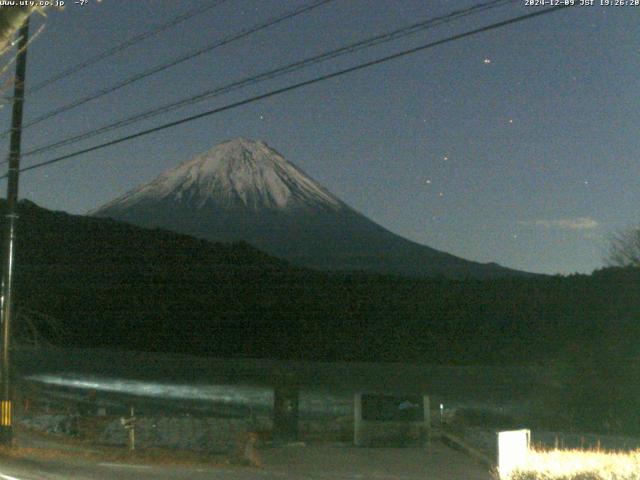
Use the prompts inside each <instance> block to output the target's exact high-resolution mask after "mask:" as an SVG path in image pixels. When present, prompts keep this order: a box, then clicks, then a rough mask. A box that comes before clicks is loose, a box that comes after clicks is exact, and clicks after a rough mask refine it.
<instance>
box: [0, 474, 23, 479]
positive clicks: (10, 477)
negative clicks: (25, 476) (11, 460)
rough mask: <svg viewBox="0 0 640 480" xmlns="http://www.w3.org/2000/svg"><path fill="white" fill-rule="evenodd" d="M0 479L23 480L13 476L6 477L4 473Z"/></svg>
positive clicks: (0, 475)
mask: <svg viewBox="0 0 640 480" xmlns="http://www.w3.org/2000/svg"><path fill="white" fill-rule="evenodd" d="M0 478H3V479H4V480H21V479H19V478H17V477H12V476H11V475H5V474H3V473H0Z"/></svg>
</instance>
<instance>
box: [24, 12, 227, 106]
mask: <svg viewBox="0 0 640 480" xmlns="http://www.w3.org/2000/svg"><path fill="white" fill-rule="evenodd" d="M226 1H227V0H217V1H215V2H213V3H209V4H207V5H203V6H202V7H198V8H194V9H192V10H189V11H187V12H185V13H183V14H181V15H178V16H177V17H175V18H173V19H171V20H169V21H168V22H165V23H163V24H161V25H159V26H157V27H156V28H154V29H153V30H149V31H148V32H144V33H141V34H140V35H136V36H135V37H131V38H129V39H128V40H125V41H124V42H122V43H121V44H119V45H116V46H115V47H113V48H110V49H109V50H105V51H104V52H102V53H99V54H97V55H95V56H93V57H91V58H89V59H88V60H85V61H84V62H81V63H78V64H76V65H74V66H72V67H69V68H68V69H66V70H63V71H62V72H60V73H58V74H56V75H54V76H52V77H50V78H48V79H47V80H45V81H43V82H40V83H38V84H36V85H35V86H34V87H32V88H30V89H29V90H28V91H27V95H29V94H32V93H35V92H37V91H38V90H42V89H43V88H45V87H48V86H50V85H51V84H52V83H54V82H57V81H59V80H62V79H63V78H67V77H69V76H71V75H73V74H75V73H77V72H79V71H80V70H83V69H85V68H87V67H89V66H91V65H94V64H96V63H98V62H100V61H102V60H104V59H105V58H108V57H111V56H113V55H115V54H117V53H120V52H121V51H123V50H125V49H127V48H129V47H131V46H133V45H135V44H136V43H139V42H141V41H143V40H146V39H147V38H149V37H152V36H154V35H157V34H159V33H161V32H163V31H165V30H167V29H169V28H171V27H174V26H176V25H178V24H180V23H182V22H184V21H185V20H189V19H190V18H192V17H195V16H196V15H201V14H203V13H205V12H207V11H209V10H211V9H213V8H215V7H217V6H219V5H221V4H223V3H225V2H226Z"/></svg>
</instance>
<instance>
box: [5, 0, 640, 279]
mask: <svg viewBox="0 0 640 480" xmlns="http://www.w3.org/2000/svg"><path fill="white" fill-rule="evenodd" d="M206 3H209V2H207V1H202V0H198V1H195V0H194V1H186V0H185V1H169V0H155V1H154V0H140V1H135V2H131V1H124V0H104V1H103V2H101V3H96V2H95V0H89V3H88V4H87V5H84V6H78V5H75V4H74V2H73V1H70V2H67V8H66V9H65V10H64V11H63V12H54V11H52V12H49V14H48V17H47V18H46V19H36V20H35V21H34V22H33V28H32V31H35V30H36V29H37V27H38V26H39V25H40V24H42V23H43V20H44V23H45V30H44V31H43V32H42V34H41V35H40V36H39V37H38V38H37V39H36V40H35V41H34V43H33V45H32V46H31V48H30V51H29V59H28V80H27V82H28V84H31V85H34V84H37V83H39V82H41V81H43V80H46V79H47V78H48V77H50V76H52V75H54V74H55V73H57V72H60V71H63V70H65V69H66V68H68V67H69V66H71V65H74V64H76V63H78V62H80V61H82V60H85V59H87V58H90V57H91V56H93V55H95V54H96V53H98V52H100V51H103V50H105V49H108V48H110V47H112V46H114V45H116V44H118V43H120V42H122V41H124V40H126V39H128V38H130V37H132V36H134V35H137V34H140V33H142V32H144V31H146V30H149V29H152V28H153V27H155V26H156V25H159V24H161V23H163V22H164V21H166V20H168V19H169V18H171V17H173V16H176V15H177V14H179V13H180V12H184V11H187V10H190V9H192V8H194V7H197V6H198V5H204V4H206ZM307 3H310V2H303V1H293V0H287V1H285V0H279V1H276V0H229V1H227V2H225V3H224V4H222V5H221V6H219V7H216V8H214V9H212V10H210V11H208V12H207V13H205V14H203V15H201V16H198V17H197V18H194V19H191V20H188V21H186V22H184V23H182V24H180V25H178V26H176V27H174V28H172V29H169V30H167V31H165V32H163V33H162V34H160V35H158V36H156V37H153V38H150V39H147V40H145V41H143V42H140V43H138V44H136V45H135V46H134V47H132V48H129V49H126V50H124V51H123V52H121V53H119V54H118V55H116V56H114V57H111V58H110V59H109V60H108V61H104V62H101V63H99V64H96V65H94V66H92V67H90V68H87V69H84V70H82V71H81V72H79V73H78V74H77V75H74V76H72V77H69V78H67V79H65V80H63V81H60V82H57V83H54V84H52V85H50V86H49V87H47V88H46V89H43V90H40V91H39V92H37V93H35V94H33V95H32V96H31V97H29V98H28V100H27V104H26V106H25V112H26V119H27V121H28V120H29V119H30V118H31V119H33V118H35V117H37V116H38V115H40V114H42V113H44V112H47V111H49V110H51V109H53V108H56V107H58V106H60V105H63V104H65V103H68V102H70V101H73V100H74V99H76V98H78V97H79V96H83V95H87V94H89V93H92V92H94V91H96V90H98V89H100V88H104V87H108V86H109V85H111V84H113V83H114V82H117V81H118V80H121V79H123V78H125V77H128V76H130V75H133V74H135V73H138V72H140V71H143V70H145V69H147V68H150V67H153V66H155V65H157V64H160V63H163V62H166V61H168V60H169V59H172V58H174V57H177V56H179V55H181V54H183V53H186V52H188V51H189V50H191V49H193V48H196V47H199V46H204V45H206V44H208V43H211V42H213V41H214V40H215V39H217V38H221V37H223V36H225V35H228V34H231V33H234V32H236V31H238V30H240V29H242V28H246V27H248V26H251V25H254V24H257V23H260V22H263V21H265V20H267V19H268V18H271V17H273V16H277V15H280V14H282V13H284V12H285V11H288V10H291V9H292V8H294V7H296V6H302V5H305V4H307ZM475 3H478V2H477V1H476V2H469V1H466V0H465V1H463V0H460V1H428V2H426V1H424V0H397V1H391V0H389V1H387V0H385V1H383V0H334V1H333V2H331V3H329V4H327V5H324V6H322V7H319V8H317V9H315V10H313V11H312V12H309V13H307V14H304V15H302V16H299V17H296V18H294V19H291V20H289V21H287V22H284V23H282V24H280V25H278V26H276V27H273V28H270V29H268V30H265V31H262V32H260V33H257V34H255V35H252V36H250V37H248V38H245V39H243V40H240V41H238V42H236V43H233V44H231V45H227V46H224V47H221V48H219V49H217V50H215V51H213V52H210V53H207V54H205V55H203V56H200V57H198V58H197V59H195V60H192V61H190V62H187V63H186V64H183V65H181V66H178V67H174V68H172V69H170V70H167V71H165V72H163V73H162V74H159V75H157V76H153V77H151V78H148V79H146V80H143V81H141V82H138V83H136V84H133V85H130V86H128V87H125V88H123V89H122V90H120V91H119V92H117V93H115V94H113V95H109V96H106V97H103V98H101V99H99V100H95V101H92V102H90V103H88V104H86V105H84V106H82V107H80V108H78V109H77V110H74V111H71V112H67V113H65V114H62V115H60V116H59V117H56V118H55V119H51V120H50V121H47V122H43V123H42V124H40V125H38V126H36V127H33V128H31V129H27V130H26V131H25V132H24V149H25V150H29V149H31V148H33V147H35V146H39V145H42V144H47V143H49V142H51V141H54V140H58V139H60V138H64V137H67V136H69V135H73V134H76V133H81V132H83V131H84V130H86V129H87V128H93V127H96V128H97V127H100V126H102V125H104V124H107V123H109V122H111V121H115V120H118V119H121V118H124V117H126V116H129V115H133V114H135V113H139V112H142V111H145V110H147V109H149V108H152V107H153V106H157V105H159V104H164V103H167V102H170V101H172V100H178V99H180V98H183V97H186V96H188V95H192V94H196V93H198V92H200V91H203V90H206V89H209V88H213V87H216V86H220V85H224V84H226V83H229V82H231V81H234V80H237V79H240V78H242V77H244V76H247V75H251V74H255V73H260V72H262V71H264V70H267V69H271V68H274V67H277V66H280V65H284V64H286V63H289V62H292V61H295V60H298V59H301V58H304V57H307V56H310V55H313V54H315V53H320V52H323V51H325V50H327V49H330V48H336V47H339V46H342V45H344V44H346V43H349V42H353V41H356V40H359V39H363V38H366V37H368V36H371V35H374V34H377V33H382V32H384V31H387V30H391V29H394V28H398V27H402V26H405V25H408V24H410V23H413V22H416V21H418V20H421V19H427V18H429V17H432V16H435V15H440V14H443V13H447V12H449V11H452V10H455V9H459V8H462V7H464V6H468V5H472V4H475ZM536 8H540V7H526V6H525V5H524V0H522V1H521V2H515V3H514V4H511V5H509V6H506V7H502V8H500V9H496V10H494V11H491V12H485V13H483V14H480V15H477V16H473V17H467V18H465V19H463V20H460V21H457V22H454V23H451V24H447V25H443V26H440V27H437V28H434V29H431V30H428V31H425V32H422V33H418V34H416V35H412V36H410V37H408V38H405V39H402V40H400V41H397V42H392V43H389V44H386V45H381V46H378V47H375V48H373V49H370V50H366V51H363V52H359V53H356V54H354V55H349V56H346V57H343V58H341V59H337V60H334V61H330V62H328V63H326V64H321V65H316V66H313V67H311V68H309V69H305V70H303V71H301V72H299V73H296V74H294V75H291V76H288V77H286V78H280V79H277V80H272V81H268V82H265V83H263V84H260V85H256V86H253V87H250V88H247V89H244V90H241V91H238V92H235V93H232V94H229V95H226V96H223V97H219V98H217V99H213V100H209V101H207V102H204V103H202V104H197V105H195V106H191V107H187V108H184V109H181V110H179V111H176V112H172V113H169V114H165V115H163V116H160V117H157V118H154V119H151V120H148V121H145V122H142V123H140V124H137V125H134V126H130V127H128V128H125V129H123V130H120V131H117V132H112V133H110V134H107V135H105V136H103V137H100V138H94V139H92V140H89V141H86V142H84V143H80V144H77V145H74V146H70V147H65V148H62V149H59V150H56V151H55V152H51V153H48V154H43V155H40V156H32V157H27V158H24V159H23V162H24V165H29V164H31V163H34V162H37V161H42V160H46V159H48V158H51V157H52V156H54V155H60V154H64V153H67V152H71V151H74V150H76V149H78V148H81V147H86V146H90V145H93V144H95V143H97V142H98V141H104V140H108V139H111V138H116V137H118V136H120V135H123V134H125V133H132V132H135V131H138V130H140V129H142V128H144V127H150V126H154V125H157V124H159V123H163V122H166V121H170V120H173V119H177V118H181V117H183V116H187V115H189V114H193V113H198V112H201V111H205V110H209V109H211V108H215V107H217V106H222V105H224V104H226V103H229V102H231V101H234V100H239V99H242V98H245V97H248V96H251V95H255V94H258V93H262V92H266V91H268V90H270V89H272V88H275V87H279V86H283V85H286V84H288V83H291V82H294V81H299V80H301V79H307V78H312V77H314V76H317V75H319V74H322V73H327V72H331V71H333V70H336V69H339V68H343V67H346V66H349V65H352V64H354V63H357V62H360V61H363V60H367V59H372V58H375V57H378V56H382V55H386V54H389V53H392V52H396V51H400V50H402V49H405V48H408V47H411V46H415V45H419V44H423V43H427V42H429V41H433V40H437V39H440V38H444V37H446V36H449V35H452V34H455V33H460V32H463V31H465V30H468V29H472V28H477V27H479V26H482V25H485V24H489V23H491V22H494V21H497V20H502V19H506V18H509V17H512V16H516V15H519V14H522V13H527V12H532V11H534V10H535V9H536ZM639 25H640V7H613V6H611V7H598V6H593V7H574V8H570V9H566V10H563V11H561V12H557V13H554V14H551V15H545V16H542V17H540V18H537V19H533V20H530V21H526V22H523V23H519V24H515V25H512V26H507V27H504V28H501V29H498V30H494V31H491V32H488V33H484V34H480V35H477V36H473V37H469V38H466V39H463V40H460V41H456V42H454V43H450V44H447V45H444V46H441V47H437V48H435V49H431V50H427V51H424V52H422V53H418V54H415V55H411V56H407V57H404V58H402V59H399V60H395V61H391V62H388V63H386V64H383V65H379V66H376V67H373V68H370V69H367V70H363V71H360V72H356V73H353V74H349V75H346V76H343V77H340V78H337V79H333V80H330V81H327V82H323V83H321V84H316V85H313V86H310V87H307V88H304V89H301V90H297V91H295V92H290V93H286V94H283V95H280V96H277V97H273V98H270V99H267V100H264V101H261V102H257V103H253V104H251V105H247V106H243V107H240V108H237V109H234V110H231V111H228V112H225V113H221V114H219V115H215V116H212V117H208V118H204V119H201V120H198V121H195V122H191V123H188V124H185V125H182V126H179V127H176V128H173V129H171V130H165V131H163V132H162V133H158V134H154V135H151V136H147V137H144V138H141V139H138V140H134V141H131V142H127V143H125V144H121V145H118V146H115V147H112V148H108V149H105V150H101V151H99V152H95V153H90V154H87V155H84V156H82V157H77V158H75V159H71V160H68V161H65V162H61V163H59V164H57V165H55V166H52V167H50V168H46V169H40V170H34V171H32V172H28V173H25V174H24V175H23V176H22V178H21V196H22V197H23V198H29V199H31V200H33V201H35V202H36V203H38V204H40V205H42V206H44V207H47V208H51V209H57V210H65V211H68V212H71V213H85V212H86V211H88V210H90V209H92V208H95V207H97V206H99V205H101V204H102V203H104V202H106V201H108V200H111V199H112V198H114V197H115V196H117V195H120V194H122V193H124V192H125V191H127V190H129V189H131V188H133V187H135V186H137V185H139V184H141V183H145V182H147V181H149V180H151V179H152V178H154V177H155V176H156V175H157V174H159V173H161V172H162V171H163V170H165V169H167V168H169V167H172V166H174V165H176V164H178V163H179V162H181V161H183V160H185V159H187V158H190V157H192V156H194V155H195V154H197V153H200V152H202V151H205V150H208V149H210V148H211V147H213V146H214V145H216V144H217V143H219V142H221V141H223V140H225V139H228V138H231V137H236V136H244V137H250V138H255V139H261V140H264V141H266V142H267V143H268V144H269V145H271V146H272V147H273V148H275V149H276V150H278V151H279V152H281V153H282V154H283V155H284V156H285V158H287V159H288V160H290V161H292V162H294V163H295V164H296V165H298V166H300V167H301V168H302V169H303V170H305V171H306V172H307V173H308V174H309V175H311V176H312V177H313V178H315V179H316V180H318V181H319V182H320V183H322V184H323V185H324V186H326V187H327V188H328V189H329V190H331V191H332V192H333V193H335V194H336V195H338V196H339V197H341V198H342V199H343V200H344V201H346V202H347V203H348V204H350V205H351V206H353V207H354V208H356V209H357V210H359V211H361V212H362V213H364V214H366V215H367V216H369V217H370V218H372V219H373V220H375V221H377V222H378V223H380V224H381V225H383V226H385V227H386V228H388V229H389V230H391V231H393V232H396V233H398V234H400V235H403V236H405V237H407V238H409V239H411V240H415V241H417V242H419V243H423V244H426V245H429V246H431V247H434V248H437V249H440V250H444V251H447V252H451V253H453V254H456V255H459V256H462V257H465V258H469V259H473V260H477V261H483V262H487V261H496V262H498V263H500V264H502V265H505V266H508V267H512V268H518V269H524V270H530V271H536V272H548V273H556V272H561V273H572V272H576V271H577V272H590V271H591V270H593V269H594V268H598V267H600V266H601V265H602V259H603V256H604V254H605V252H606V247H607V240H608V238H609V236H610V235H611V233H612V232H615V231H617V230H620V229H623V228H628V227H631V226H632V225H634V224H637V223H638V221H639V220H640V218H639V217H640V216H639V215H638V205H639V204H640V202H639V201H640V182H639V181H638V178H640V162H639V161H638V158H639V156H640V155H639V154H640V136H639V135H638V133H637V129H638V125H640V80H639V79H640V28H639ZM9 110H10V108H7V107H5V108H4V109H3V110H1V111H0V115H2V116H3V120H2V121H3V122H4V125H6V126H8V124H9ZM2 148H5V150H6V149H7V147H6V141H5V142H3V143H2Z"/></svg>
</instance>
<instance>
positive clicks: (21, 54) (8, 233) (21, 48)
mask: <svg viewBox="0 0 640 480" xmlns="http://www.w3.org/2000/svg"><path fill="white" fill-rule="evenodd" d="M18 35H19V37H20V38H19V40H18V57H17V59H16V78H15V83H14V90H13V92H14V93H13V113H12V117H11V147H10V150H9V173H8V176H7V205H6V209H7V210H6V214H5V217H6V218H5V231H4V252H3V254H4V258H3V270H2V298H1V299H0V307H1V310H0V322H1V323H2V365H1V367H0V444H5V445H6V444H10V443H11V439H12V438H13V423H12V415H11V378H10V361H9V360H10V359H9V353H10V352H9V349H10V339H11V328H10V327H11V314H12V311H11V307H12V294H13V260H14V253H15V252H14V250H15V238H16V220H17V218H18V209H17V206H18V179H19V176H20V140H21V137H22V106H23V104H24V81H25V73H26V68H27V45H28V42H29V18H27V19H26V20H25V22H24V25H23V26H22V27H21V28H20V30H19V32H18Z"/></svg>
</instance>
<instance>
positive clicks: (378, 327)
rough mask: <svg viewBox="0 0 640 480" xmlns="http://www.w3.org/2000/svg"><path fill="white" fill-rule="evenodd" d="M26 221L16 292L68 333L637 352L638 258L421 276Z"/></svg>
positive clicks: (249, 352) (273, 352) (394, 348)
mask: <svg viewBox="0 0 640 480" xmlns="http://www.w3.org/2000/svg"><path fill="white" fill-rule="evenodd" d="M2 218H4V217H2ZM18 225H19V227H18V235H17V258H16V276H15V282H16V296H15V302H16V305H17V307H18V308H20V307H24V308H28V309H29V310H32V311H37V312H42V313H45V314H47V315H50V316H52V317H55V318H58V319H59V320H60V322H61V325H62V328H61V330H62V332H61V334H62V335H61V336H62V338H63V339H64V342H65V343H66V344H67V345H69V346H74V347H114V348H123V349H134V350H144V351H162V352H179V353H190V354H199V355H210V356H215V357H235V356H238V357H256V358H281V359H283V358H295V359H314V360H347V361H354V360H361V361H404V362H419V363H422V362H424V363H433V362H437V363H448V364H468V363H484V364H507V363H508V364H515V363H522V364H524V363H532V362H546V361H548V360H549V359H554V358H562V357H563V356H566V355H569V354H571V352H581V351H589V350H593V349H598V348H601V347H602V346H606V345H615V346H616V349H617V350H618V351H619V352H627V353H628V354H629V355H631V354H634V352H638V342H637V341H636V340H635V339H638V338H639V337H638V333H640V322H638V319H637V315H638V312H640V296H639V295H638V294H637V292H638V287H639V286H640V271H638V270H636V269H607V270H602V271H598V272H596V273H594V274H592V275H590V276H586V275H575V276H570V277H557V276H556V277H542V278H540V277H536V278H527V277H513V278H504V279H496V280H483V281H479V280H476V281H472V280H468V281H464V280H447V279H445V278H435V279H425V280H415V279H404V278H399V277H391V276H383V275H367V274H358V273H353V274H346V273H340V274H331V273H320V272H315V271H312V270H305V269H300V268H296V267H292V266H289V265H288V264H286V263H285V262H282V261H280V260H277V259H274V258H272V257H269V256H267V255H265V254H262V253H261V252H259V251H257V250H255V249H253V248H252V247H250V246H249V245H247V244H242V243H239V244H219V243H211V242H206V241H202V240H197V239H194V238H191V237H188V236H184V235H178V234H174V233H170V232H165V231H160V230H145V229H141V228H137V227H133V226H130V225H127V224H124V223H120V222H115V221H112V220H108V219H98V218H91V217H82V216H72V215H68V214H66V213H62V212H50V211H47V210H44V209H41V208H39V207H37V206H36V205H34V204H33V203H30V202H26V201H23V202H21V204H20V219H19V224H18ZM59 333H60V332H59Z"/></svg>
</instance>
